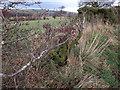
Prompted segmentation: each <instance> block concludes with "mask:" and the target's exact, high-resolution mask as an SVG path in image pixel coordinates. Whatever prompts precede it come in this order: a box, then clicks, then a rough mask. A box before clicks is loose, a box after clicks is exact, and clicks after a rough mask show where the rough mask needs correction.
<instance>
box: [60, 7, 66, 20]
mask: <svg viewBox="0 0 120 90" xmlns="http://www.w3.org/2000/svg"><path fill="white" fill-rule="evenodd" d="M59 8H60V12H59V14H60V19H61V16H62V14H63V9H64V8H65V6H61V7H59Z"/></svg>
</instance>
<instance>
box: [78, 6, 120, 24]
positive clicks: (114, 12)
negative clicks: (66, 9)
mask: <svg viewBox="0 0 120 90" xmlns="http://www.w3.org/2000/svg"><path fill="white" fill-rule="evenodd" d="M82 12H87V14H86V18H87V20H88V21H89V22H91V21H92V20H93V19H94V20H95V18H96V17H98V18H99V19H103V21H104V22H105V23H106V22H107V21H108V22H110V23H111V24H118V23H120V7H118V8H114V7H112V8H95V7H87V6H85V7H82V8H79V9H78V14H79V16H80V17H81V14H82Z"/></svg>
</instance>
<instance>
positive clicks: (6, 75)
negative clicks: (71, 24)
mask: <svg viewBox="0 0 120 90" xmlns="http://www.w3.org/2000/svg"><path fill="white" fill-rule="evenodd" d="M68 39H69V38H68ZM68 39H67V40H65V41H64V42H62V43H59V44H58V45H55V46H52V47H50V48H49V49H47V50H44V51H42V52H41V54H40V56H38V57H37V58H34V59H33V60H32V61H30V62H28V63H27V64H26V65H25V66H23V67H22V68H21V69H20V70H18V71H17V72H15V73H13V74H10V75H8V74H4V73H0V77H13V76H15V75H17V74H18V73H20V72H22V71H23V70H25V69H26V68H27V67H28V66H30V65H31V64H32V63H34V62H35V61H36V60H38V59H41V58H42V57H43V56H44V55H46V54H47V53H48V52H49V51H50V50H52V49H54V48H56V47H59V46H60V45H62V44H64V43H66V42H67V41H68Z"/></svg>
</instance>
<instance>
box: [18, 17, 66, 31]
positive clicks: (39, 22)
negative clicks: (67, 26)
mask: <svg viewBox="0 0 120 90" xmlns="http://www.w3.org/2000/svg"><path fill="white" fill-rule="evenodd" d="M27 22H28V23H29V25H25V23H27ZM65 22H68V19H61V20H60V19H59V18H57V19H53V18H51V19H49V20H33V21H24V22H23V21H22V22H20V23H21V24H23V23H24V24H23V25H22V26H20V27H19V28H20V29H30V28H31V27H33V28H35V27H37V28H38V29H36V30H43V24H45V23H49V24H51V26H52V27H53V28H54V27H59V26H61V24H64V23H65Z"/></svg>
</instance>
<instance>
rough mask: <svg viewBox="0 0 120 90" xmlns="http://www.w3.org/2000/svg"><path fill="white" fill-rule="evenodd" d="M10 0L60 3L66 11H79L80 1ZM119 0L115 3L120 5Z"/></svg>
mask: <svg viewBox="0 0 120 90" xmlns="http://www.w3.org/2000/svg"><path fill="white" fill-rule="evenodd" d="M9 1H27V2H31V1H35V2H53V3H60V4H61V5H64V6H65V9H64V10H65V11H71V12H77V9H78V2H79V1H80V0H9ZM82 1H85V0H82ZM86 1H89V0H86ZM97 1H98V0H97ZM99 1H101V0H99ZM102 1H107V0H102ZM108 1H111V0H108ZM118 2H120V0H115V3H114V5H118Z"/></svg>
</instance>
